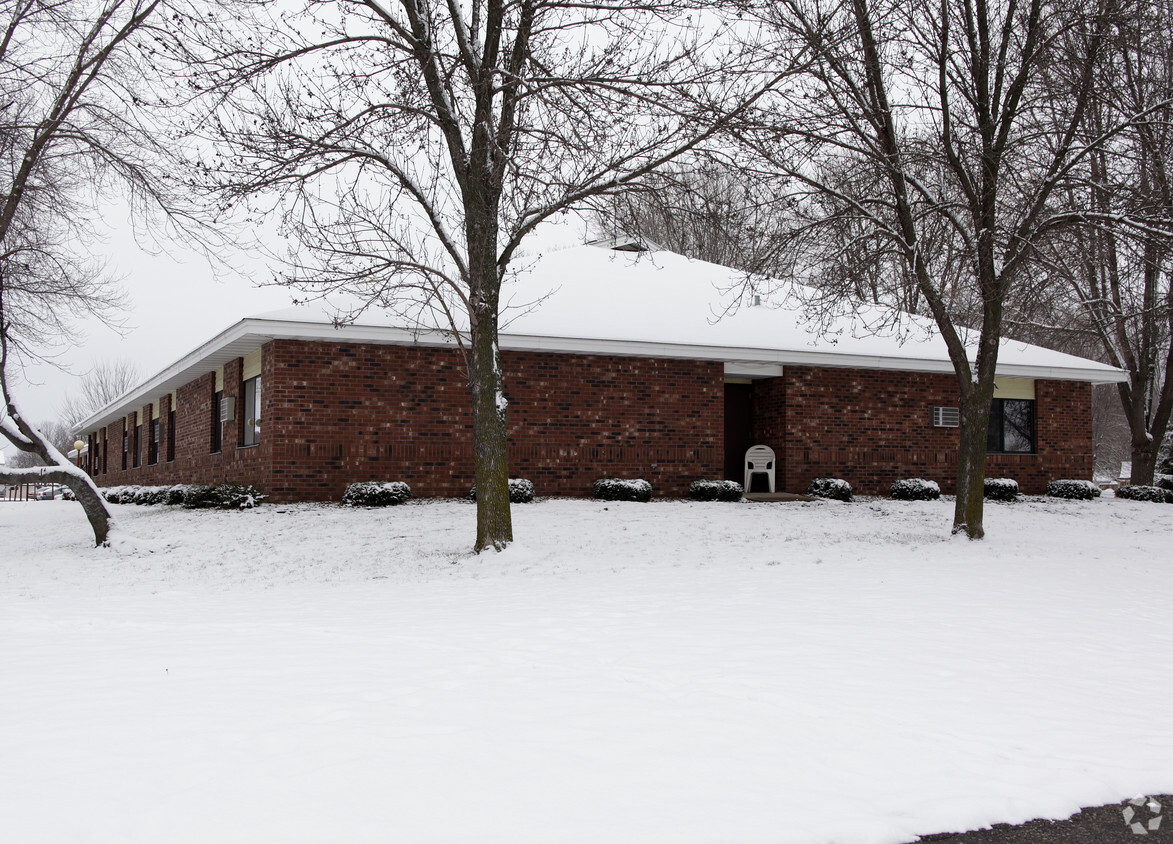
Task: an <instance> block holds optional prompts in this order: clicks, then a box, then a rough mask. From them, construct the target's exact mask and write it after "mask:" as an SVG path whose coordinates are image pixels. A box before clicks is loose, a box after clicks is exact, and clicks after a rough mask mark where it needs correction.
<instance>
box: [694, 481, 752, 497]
mask: <svg viewBox="0 0 1173 844" xmlns="http://www.w3.org/2000/svg"><path fill="white" fill-rule="evenodd" d="M744 494H745V491H744V490H743V489H742V488H741V484H739V483H738V482H737V481H708V480H703V479H702V480H699V481H693V482H692V483H690V484H689V485H688V497H689V498H691V499H693V500H694V501H740V500H741V499H742V496H743V495H744Z"/></svg>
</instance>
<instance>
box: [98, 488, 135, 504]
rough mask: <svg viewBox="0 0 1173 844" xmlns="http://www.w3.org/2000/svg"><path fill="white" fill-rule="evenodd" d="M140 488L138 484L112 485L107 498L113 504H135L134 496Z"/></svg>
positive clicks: (107, 492)
mask: <svg viewBox="0 0 1173 844" xmlns="http://www.w3.org/2000/svg"><path fill="white" fill-rule="evenodd" d="M138 489H139V488H138V485H137V484H127V485H126V486H112V487H110V489H109V490H107V491H106V500H107V501H109V502H110V503H111V504H133V503H134V497H135V496H136V495H138ZM111 496H113V497H111Z"/></svg>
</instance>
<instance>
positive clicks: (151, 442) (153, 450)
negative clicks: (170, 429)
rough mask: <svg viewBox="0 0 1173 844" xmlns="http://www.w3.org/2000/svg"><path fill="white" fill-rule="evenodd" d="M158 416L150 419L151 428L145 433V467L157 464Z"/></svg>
mask: <svg viewBox="0 0 1173 844" xmlns="http://www.w3.org/2000/svg"><path fill="white" fill-rule="evenodd" d="M160 424H161V423H160V421H159V417H158V416H153V417H151V426H150V428H149V429H148V432H147V465H148V466H154V465H155V464H157V463H158V462H159V433H160V431H159V426H160Z"/></svg>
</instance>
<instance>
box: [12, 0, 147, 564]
mask: <svg viewBox="0 0 1173 844" xmlns="http://www.w3.org/2000/svg"><path fill="white" fill-rule="evenodd" d="M160 3H161V0H99V2H88V0H53V2H49V0H5V2H3V3H0V15H2V18H0V392H2V395H3V410H2V412H0V433H2V434H3V435H4V436H5V437H6V438H7V439H8V441H9V442H11V443H12V444H13V445H15V446H16V448H17V449H18V450H20V451H21V452H25V453H29V454H33V455H35V456H36V457H37V458H39V459H40V460H41V461H43V462H44V463H45V464H46V465H47V466H49V467H50V468H49V469H47V470H37V471H36V472H35V475H36V477H37V478H39V479H43V480H46V481H50V482H53V483H58V484H63V485H65V486H68V487H69V488H70V489H72V490H73V492H74V493H75V495H76V497H77V500H78V501H79V502H81V504H82V506H83V507H84V509H85V512H86V516H87V517H88V518H89V521H90V525H91V527H92V528H93V531H94V539H95V541H96V542H97V543H98V544H99V545H100V544H103V543H104V542H105V541H106V539H107V536H108V534H109V531H110V527H111V522H110V515H109V511H108V510H107V508H106V505H105V502H104V500H103V499H102V496H101V495H100V494H99V493H98V490H97V487H96V486H95V485H94V483H93V481H92V480H90V478H89V477H88V476H87V475H86V474H85V472H84V471H82V470H81V469H79V468H78V467H76V466H73V465H72V464H70V463H69V461H68V459H67V458H66V456H65V455H64V454H63V453H62V450H61V448H59V447H58V446H57V445H55V444H54V443H53V441H52V440H51V438H50V437H48V436H46V435H45V433H43V432H42V431H40V430H38V429H37V428H36V427H35V426H33V425H32V424H30V423H29V422H28V420H26V419H25V418H24V417H23V416H22V414H21V413H20V410H19V409H18V407H17V403H16V399H15V396H14V392H13V389H12V388H13V384H14V381H13V379H14V377H15V373H16V371H17V370H18V369H19V367H20V365H21V361H26V360H29V359H36V358H44V357H45V356H46V355H47V354H51V353H52V349H53V347H54V346H59V345H60V344H64V343H68V342H69V340H70V339H71V338H72V336H73V332H74V329H75V327H76V324H77V321H78V320H79V319H92V318H98V319H112V318H116V317H117V316H118V313H119V311H120V309H121V307H122V304H123V303H122V299H121V295H120V293H119V291H118V290H117V288H116V287H115V286H113V285H112V284H111V282H110V279H109V276H107V275H106V274H105V272H104V268H103V267H102V266H101V264H100V263H97V262H95V261H93V260H92V258H91V257H90V256H89V254H88V251H87V249H86V244H87V241H88V239H89V237H90V235H91V234H92V232H91V230H90V226H89V223H88V220H89V219H90V216H91V214H92V209H93V207H94V205H95V204H96V198H97V197H99V196H103V195H104V194H107V193H108V192H110V191H113V190H116V189H117V190H122V191H124V192H125V193H126V195H127V196H128V197H129V198H130V200H131V202H132V204H133V205H134V206H135V207H136V208H139V209H141V208H142V207H143V206H144V205H146V204H149V203H157V202H158V201H159V200H160V199H162V196H161V194H160V192H159V188H158V183H157V182H155V181H154V180H153V179H151V178H150V177H149V171H148V169H147V168H146V167H145V165H144V161H145V160H146V158H147V157H148V156H149V155H150V154H151V152H152V151H159V150H160V148H161V145H159V144H157V143H156V138H155V133H154V129H153V128H152V127H150V126H144V125H142V124H140V123H138V122H136V121H135V119H134V115H135V112H134V109H133V106H134V101H135V95H134V94H133V92H132V91H131V90H130V88H129V87H128V86H130V85H131V84H133V81H134V80H136V79H138V78H139V74H138V73H136V72H135V67H134V65H133V59H134V56H135V54H134V48H135V43H136V41H137V40H138V39H139V38H140V37H141V36H143V35H144V34H145V30H146V27H147V26H148V22H149V21H150V20H151V19H152V18H153V16H155V15H156V14H157V13H158V11H159V9H160ZM28 477H29V470H7V469H6V470H5V471H3V472H2V473H0V480H2V481H3V482H6V483H19V482H22V481H24V480H27V479H28Z"/></svg>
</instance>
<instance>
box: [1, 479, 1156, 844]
mask: <svg viewBox="0 0 1173 844" xmlns="http://www.w3.org/2000/svg"><path fill="white" fill-rule="evenodd" d="M114 509H115V511H116V514H117V517H118V519H119V521H120V523H121V526H122V527H123V529H124V531H125V532H126V533H128V534H130V535H131V536H133V537H135V539H134V541H127V542H123V543H121V544H120V545H119V546H118V547H117V548H114V549H93V548H90V547H88V537H87V528H86V524H85V521H84V519H83V517H82V513H81V510H80V508H79V507H78V506H77V505H75V504H70V503H68V502H33V503H21V504H16V503H8V502H3V503H0V690H2V691H0V841H6V842H7V841H12V842H64V841H83V842H126V841H131V842H152V844H153V843H154V842H161V841H166V842H201V844H202V842H210V841H215V842H221V843H223V842H249V844H256V842H282V843H283V844H284V843H285V842H368V841H369V842H413V844H415V842H508V844H515V843H517V842H542V844H549V842H560V844H561V842H591V844H598V842H608V844H615V843H616V842H640V843H641V844H644V842H674V844H678V843H679V842H785V844H803V842H812V844H816V843H817V844H826V842H840V844H855V843H856V842H858V844H864V842H875V844H879V842H893V843H895V842H905V841H910V840H912V839H914V838H915V837H916V836H917V835H918V834H922V833H930V832H937V831H944V830H956V829H966V828H972V827H976V826H981V825H986V824H990V823H993V822H998V821H1006V822H1017V821H1022V820H1025V819H1028V818H1031V817H1037V816H1050V817H1066V816H1067V815H1068V814H1070V813H1071V812H1073V811H1075V810H1076V809H1077V808H1078V807H1080V806H1084V805H1093V804H1100V803H1107V802H1111V801H1117V800H1121V799H1123V798H1126V797H1131V796H1134V795H1137V794H1140V793H1158V792H1166V793H1167V792H1169V791H1170V790H1173V717H1171V716H1170V712H1171V711H1173V709H1171V705H1173V613H1171V612H1170V598H1171V596H1173V554H1171V553H1170V549H1171V547H1173V507H1169V506H1165V505H1157V504H1147V503H1134V502H1128V501H1121V500H1113V499H1104V500H1100V501H1095V502H1068V501H1047V500H1032V501H1025V502H1019V503H1016V504H1013V505H996V504H991V505H988V507H987V530H988V534H989V538H988V539H987V540H986V541H985V542H981V543H972V542H967V541H965V540H963V539H949V538H947V529H948V524H949V518H950V510H951V504H950V503H949V502H944V501H942V502H931V503H921V502H907V503H905V502H891V501H884V500H869V499H861V500H858V501H856V502H854V503H851V504H840V503H837V502H820V503H815V504H722V503H712V504H697V503H689V502H653V503H652V504H616V503H610V504H604V503H600V502H593V501H570V500H553V501H540V502H538V503H536V504H532V505H525V506H517V507H515V508H514V518H515V524H516V533H517V536H518V542H517V544H516V545H515V546H514V547H512V548H511V549H510V550H508V551H507V552H505V553H503V554H487V555H484V556H483V557H481V558H475V557H470V556H468V555H467V553H466V550H467V549H468V547H469V546H470V544H471V541H472V536H473V523H474V508H473V506H472V505H469V504H466V503H463V502H454V501H435V502H418V503H410V504H407V505H403V506H400V507H395V508H390V509H387V510H383V511H364V510H346V509H342V508H340V507H332V506H330V507H326V506H308V505H307V506H289V507H285V506H271V505H270V506H265V507H263V508H260V509H258V510H256V511H252V512H242V513H213V512H185V511H183V510H181V509H178V508H169V507H153V508H146V507H134V506H118V507H115V508H114Z"/></svg>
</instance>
